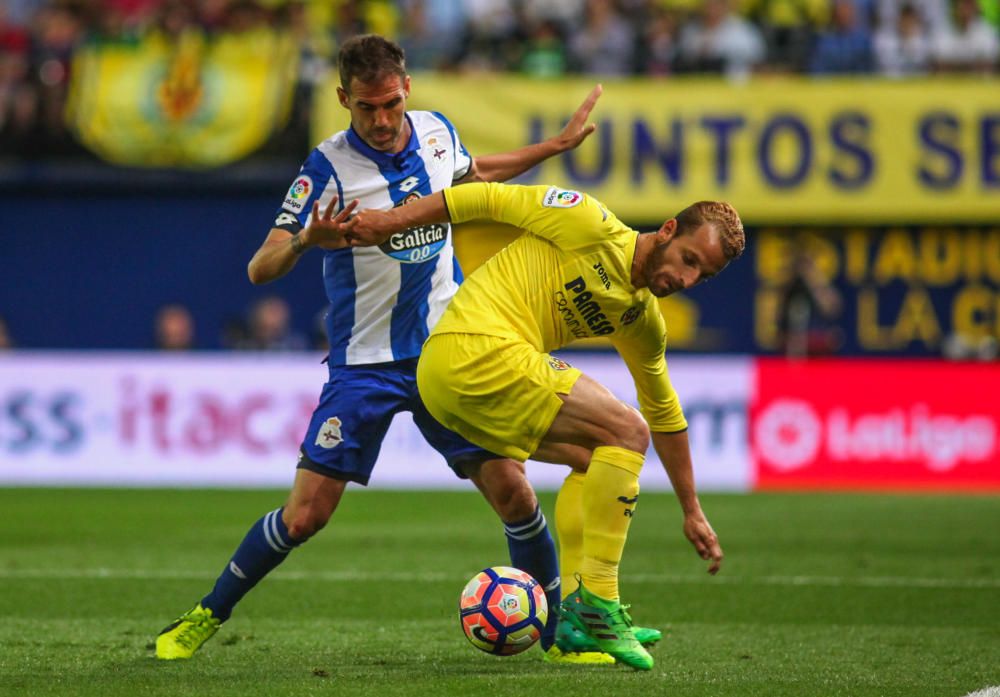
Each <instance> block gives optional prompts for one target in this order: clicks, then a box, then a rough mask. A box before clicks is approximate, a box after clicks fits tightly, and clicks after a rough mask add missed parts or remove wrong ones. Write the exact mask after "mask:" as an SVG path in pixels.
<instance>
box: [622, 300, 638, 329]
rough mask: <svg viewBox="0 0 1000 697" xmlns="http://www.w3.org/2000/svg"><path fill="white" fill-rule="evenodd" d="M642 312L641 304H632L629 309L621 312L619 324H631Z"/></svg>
mask: <svg viewBox="0 0 1000 697" xmlns="http://www.w3.org/2000/svg"><path fill="white" fill-rule="evenodd" d="M641 314H642V305H633V306H632V307H630V308H629V309H627V310H625V312H623V313H622V318H621V324H622V326H623V327H624V326H625V325H627V324H632V323H633V322H635V321H636V320H637V319H639V315H641Z"/></svg>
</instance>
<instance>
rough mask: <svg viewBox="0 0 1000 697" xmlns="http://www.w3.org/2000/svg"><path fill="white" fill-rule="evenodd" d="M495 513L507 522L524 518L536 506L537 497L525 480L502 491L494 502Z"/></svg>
mask: <svg viewBox="0 0 1000 697" xmlns="http://www.w3.org/2000/svg"><path fill="white" fill-rule="evenodd" d="M494 505H495V508H496V511H497V513H498V514H499V515H500V517H501V518H502V519H503V520H505V521H507V522H514V521H518V520H524V519H525V518H528V517H529V516H531V515H532V514H533V513H534V512H535V509H536V508H538V498H537V497H536V496H535V492H534V490H533V489H532V488H531V485H529V484H528V483H527V482H524V484H523V485H520V486H515V487H511V488H510V489H509V490H507V491H504V492H503V493H502V495H501V497H500V498H499V499H498V500H497V501H496V503H495V504H494Z"/></svg>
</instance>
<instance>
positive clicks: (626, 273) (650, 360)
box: [431, 183, 687, 432]
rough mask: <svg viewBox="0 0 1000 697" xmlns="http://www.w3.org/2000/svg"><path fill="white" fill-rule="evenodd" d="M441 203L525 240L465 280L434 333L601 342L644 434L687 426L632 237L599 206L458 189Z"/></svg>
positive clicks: (523, 190)
mask: <svg viewBox="0 0 1000 697" xmlns="http://www.w3.org/2000/svg"><path fill="white" fill-rule="evenodd" d="M444 197H445V203H446V204H447V206H448V212H449V214H450V216H451V221H452V222H453V223H460V222H465V221H468V220H476V219H484V218H485V219H492V220H497V221H501V222H505V223H509V224H511V225H514V226H515V227H518V228H520V229H522V230H524V231H525V234H524V235H522V236H521V237H519V238H518V239H517V240H515V241H514V242H512V243H511V244H509V245H508V246H507V247H505V248H504V249H503V250H501V251H500V252H498V253H497V254H496V255H495V256H494V257H492V258H491V259H490V260H489V261H487V262H486V263H485V264H484V265H483V266H481V267H480V268H479V269H477V270H476V271H475V273H472V274H471V275H470V276H469V277H468V278H467V279H466V280H465V282H464V283H463V284H462V285H461V287H460V288H459V290H458V293H457V294H456V295H455V297H454V298H453V299H452V301H451V304H450V305H449V306H448V308H447V309H446V310H445V312H444V315H443V316H442V317H441V319H440V320H439V321H438V323H437V325H436V326H435V327H434V329H433V331H432V332H431V334H432V335H434V334H446V333H460V334H485V335H488V336H497V337H505V338H510V339H517V340H523V341H526V342H527V343H529V344H530V345H531V346H532V347H534V349H535V350H537V351H539V352H541V353H548V352H550V351H553V350H555V349H559V348H562V347H564V346H567V345H568V344H570V343H572V342H573V341H575V340H576V339H582V338H585V337H594V336H604V337H607V338H608V340H610V341H611V344H612V345H613V346H614V347H615V349H616V350H617V351H618V353H619V354H620V355H621V357H622V358H623V359H624V361H625V363H626V365H627V366H628V369H629V372H630V373H631V374H632V378H633V380H634V381H635V385H636V390H637V393H638V399H639V406H640V408H641V410H642V413H643V416H644V417H645V418H646V421H647V422H648V423H649V426H650V428H651V429H652V430H654V431H666V432H675V431H682V430H684V429H685V428H687V422H686V421H685V419H684V413H683V411H682V410H681V406H680V402H679V400H678V398H677V393H676V392H675V391H674V389H673V386H672V385H671V384H670V378H669V375H668V373H667V364H666V360H665V358H664V355H663V354H664V350H665V349H666V326H665V324H664V322H663V317H662V316H661V314H660V309H659V305H658V303H657V302H656V298H654V297H653V295H652V293H650V292H649V290H647V289H645V288H642V289H636V288H634V287H633V286H632V282H631V272H632V261H633V258H634V256H635V245H636V240H637V238H638V236H639V233H638V232H637V231H635V230H633V229H631V228H629V227H628V226H627V225H625V224H624V223H622V222H621V221H620V220H618V218H617V217H616V216H615V215H614V214H613V213H612V212H611V211H609V210H608V209H607V208H606V207H605V206H604V205H602V204H601V203H600V202H599V201H597V200H596V199H594V198H592V197H590V196H587V195H586V194H583V193H580V192H577V191H570V190H566V189H559V188H556V187H552V186H512V185H505V184H496V183H488V184H464V185H462V186H456V187H451V188H448V189H445V190H444Z"/></svg>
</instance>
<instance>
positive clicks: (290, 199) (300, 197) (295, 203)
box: [282, 174, 313, 213]
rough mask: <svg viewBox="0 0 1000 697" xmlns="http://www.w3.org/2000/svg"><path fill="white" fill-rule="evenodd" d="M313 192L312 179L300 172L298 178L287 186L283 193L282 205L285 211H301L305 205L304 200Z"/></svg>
mask: <svg viewBox="0 0 1000 697" xmlns="http://www.w3.org/2000/svg"><path fill="white" fill-rule="evenodd" d="M312 192H313V180H312V179H310V178H309V177H308V176H307V175H305V174H300V175H299V176H298V178H297V179H296V180H295V181H294V182H292V185H291V186H290V187H288V193H287V194H286V195H285V203H284V205H282V208H284V209H285V210H286V211H291V212H292V213H301V212H302V211H303V210H304V209H305V207H306V201H308V200H309V196H310V195H311V194H312Z"/></svg>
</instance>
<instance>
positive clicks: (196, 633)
mask: <svg viewBox="0 0 1000 697" xmlns="http://www.w3.org/2000/svg"><path fill="white" fill-rule="evenodd" d="M221 624H222V622H220V621H219V619H218V618H217V617H212V611H211V610H209V609H207V608H203V607H202V606H201V603H198V604H197V605H195V606H194V609H193V610H190V611H188V612H185V613H184V614H183V615H181V616H180V617H178V618H177V619H176V620H174V621H173V622H172V623H171V624H170V625H169V626H168V627H166V628H165V629H164V630H163V631H162V632H160V634H159V635H158V636H157V637H156V657H157V658H161V659H163V660H166V661H172V660H174V659H177V658H191V656H193V655H194V652H195V651H197V650H198V649H200V648H201V645H202V644H204V643H205V642H206V641H208V640H209V639H211V638H212V636H214V635H215V633H216V632H217V631H219V626H220V625H221Z"/></svg>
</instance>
